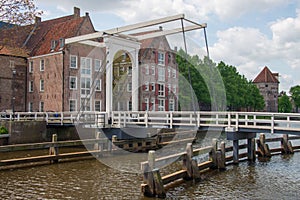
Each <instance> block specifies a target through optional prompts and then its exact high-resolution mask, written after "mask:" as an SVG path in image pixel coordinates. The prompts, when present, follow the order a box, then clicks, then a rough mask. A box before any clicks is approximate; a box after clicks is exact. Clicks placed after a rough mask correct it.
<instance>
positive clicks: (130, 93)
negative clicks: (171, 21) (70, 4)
mask: <svg viewBox="0 0 300 200" xmlns="http://www.w3.org/2000/svg"><path fill="white" fill-rule="evenodd" d="M26 28H27V29H26V31H24V34H23V35H21V36H22V37H20V38H19V40H20V42H19V44H18V45H19V46H22V47H24V49H25V50H24V51H26V52H27V53H26V54H24V55H22V56H21V57H20V59H21V60H22V63H23V65H22V66H23V68H22V69H23V71H22V73H21V71H20V72H17V74H18V75H19V76H21V74H22V75H23V78H21V77H20V79H22V81H23V84H21V85H22V86H20V87H15V88H16V89H17V90H21V89H22V91H23V93H19V92H17V91H16V93H18V95H20V96H22V97H23V98H21V99H23V102H17V101H16V102H15V103H16V104H18V105H19V106H22V107H21V108H20V109H18V111H29V112H37V111H39V112H45V111H56V112H57V111H107V107H108V106H109V105H110V104H112V110H110V111H130V110H148V111H152V110H153V111H168V110H170V111H172V110H177V109H178V106H177V104H178V103H177V94H178V81H177V76H178V75H177V71H178V67H177V64H176V61H175V55H176V52H174V51H172V50H171V48H170V46H169V44H168V41H167V39H166V38H165V37H164V36H163V37H158V38H155V39H150V40H149V39H148V40H145V41H141V42H140V43H139V42H136V41H129V40H126V41H125V39H122V38H120V39H118V40H120V41H122V40H124V44H125V43H128V45H129V46H131V45H132V46H134V47H135V49H134V50H135V51H136V53H132V52H130V50H128V48H127V49H126V48H122V46H121V45H119V44H118V45H119V48H120V49H119V50H118V51H116V52H114V53H113V54H114V55H109V59H108V58H107V55H108V54H109V53H111V52H112V49H113V48H114V46H112V44H109V43H114V42H116V41H118V40H117V39H108V40H110V42H109V41H108V40H107V41H108V42H106V44H107V46H101V45H98V44H100V43H103V42H104V40H105V39H104V38H98V39H94V40H93V45H91V44H84V43H71V44H69V43H65V40H66V39H68V38H73V37H76V36H84V35H86V34H91V33H96V31H95V29H94V27H93V24H92V22H91V20H90V17H89V15H88V13H86V15H85V16H80V10H79V9H78V8H74V13H73V15H70V16H65V17H61V18H56V19H52V20H47V21H42V20H41V19H40V18H37V19H36V22H35V24H33V25H31V26H30V27H29V28H28V27H26ZM20 29H22V27H20ZM29 30H30V31H29ZM141 34H142V33H141ZM21 38H23V39H22V40H21ZM95 43H97V45H95ZM131 43H132V44H131ZM118 45H117V46H118ZM137 46H138V47H139V48H137ZM133 55H136V56H135V57H134V56H133ZM110 56H112V57H110ZM13 57H14V59H19V58H18V57H17V56H13ZM112 58H113V59H112ZM110 62H111V65H109V64H110ZM15 63H17V62H15ZM108 65H109V66H110V67H112V81H111V80H110V79H111V78H109V80H108V81H107V77H110V76H108V75H107V74H108V73H110V71H108ZM18 66H21V64H18ZM17 71H19V70H17ZM7 73H10V78H12V77H11V76H12V73H11V69H10V72H7ZM133 74H134V76H133ZM18 75H17V76H18ZM1 80H2V79H1ZM1 80H0V83H1ZM107 84H111V87H108V85H107ZM136 86H138V87H136ZM10 88H11V87H10ZM108 88H109V90H112V91H108ZM8 90H9V89H8ZM0 93H1V94H0V95H2V96H3V94H2V93H4V92H3V91H1V92H0ZM8 96H12V93H11V94H9V95H8ZM108 97H109V98H108ZM2 98H3V97H2ZM4 98H5V99H9V98H11V97H4ZM107 99H109V101H110V102H107ZM110 99H111V100H110ZM0 101H1V100H0ZM136 102H138V105H136ZM0 104H1V102H0ZM3 109H4V108H3ZM5 110H7V108H6V109H5Z"/></svg>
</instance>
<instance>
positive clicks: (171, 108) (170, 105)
mask: <svg viewBox="0 0 300 200" xmlns="http://www.w3.org/2000/svg"><path fill="white" fill-rule="evenodd" d="M174 110H175V104H174V99H169V111H174Z"/></svg>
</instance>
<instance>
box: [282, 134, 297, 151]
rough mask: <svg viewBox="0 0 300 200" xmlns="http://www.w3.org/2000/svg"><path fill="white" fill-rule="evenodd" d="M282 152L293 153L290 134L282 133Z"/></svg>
mask: <svg viewBox="0 0 300 200" xmlns="http://www.w3.org/2000/svg"><path fill="white" fill-rule="evenodd" d="M281 153H282V154H293V153H294V150H293V146H292V143H291V141H289V135H288V134H284V135H282V140H281Z"/></svg>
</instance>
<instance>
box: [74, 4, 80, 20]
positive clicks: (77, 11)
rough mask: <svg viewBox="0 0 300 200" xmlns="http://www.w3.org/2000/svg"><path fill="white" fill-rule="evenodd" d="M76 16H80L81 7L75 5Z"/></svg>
mask: <svg viewBox="0 0 300 200" xmlns="http://www.w3.org/2000/svg"><path fill="white" fill-rule="evenodd" d="M74 17H75V18H77V17H80V8H77V7H74Z"/></svg>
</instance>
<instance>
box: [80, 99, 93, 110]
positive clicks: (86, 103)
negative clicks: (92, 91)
mask: <svg viewBox="0 0 300 200" xmlns="http://www.w3.org/2000/svg"><path fill="white" fill-rule="evenodd" d="M81 110H82V111H91V102H90V99H88V98H81Z"/></svg>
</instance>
